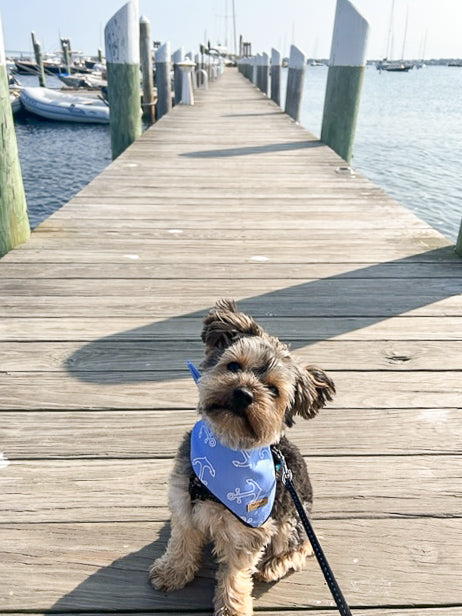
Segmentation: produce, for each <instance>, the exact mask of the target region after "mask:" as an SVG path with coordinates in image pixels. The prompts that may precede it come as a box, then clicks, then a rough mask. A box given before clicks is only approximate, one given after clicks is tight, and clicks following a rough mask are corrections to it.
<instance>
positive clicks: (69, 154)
mask: <svg viewBox="0 0 462 616" xmlns="http://www.w3.org/2000/svg"><path fill="white" fill-rule="evenodd" d="M326 78H327V68H326V67H308V69H307V74H306V80H305V92H304V100H303V104H302V113H301V122H302V124H303V125H304V126H305V127H306V128H307V129H308V130H310V131H311V132H312V133H314V134H315V135H319V134H320V127H321V119H322V107H323V98H324V90H325V83H326ZM22 80H23V81H24V82H26V81H29V78H27V77H26V78H22ZM34 81H35V78H34ZM49 83H50V86H53V85H58V84H59V82H57V80H55V79H53V78H51V79H50V82H49ZM34 85H35V84H34ZM16 129H17V136H18V145H19V151H20V157H21V164H22V170H23V176H24V183H25V187H26V194H27V199H28V204H29V211H30V219H31V224H32V226H34V227H35V226H36V225H37V224H38V223H39V222H40V221H41V220H43V219H44V218H46V217H47V216H49V215H50V214H51V213H52V212H54V211H55V210H56V209H58V208H59V207H61V205H63V204H64V203H66V202H67V201H68V200H69V199H70V198H71V197H72V195H74V194H75V193H76V192H78V191H79V190H80V188H82V187H83V186H85V185H86V184H87V183H88V182H89V181H90V180H91V179H92V178H93V177H94V176H95V175H97V174H98V173H99V172H100V171H101V170H102V169H104V167H105V166H107V165H108V164H109V162H110V160H111V154H110V133H109V127H108V126H97V125H95V126H92V125H72V124H64V123H62V124H61V123H59V122H47V121H41V120H38V119H33V118H31V117H25V118H23V119H20V120H18V121H17V123H16ZM460 161H462V68H452V67H427V68H424V69H422V70H418V71H417V70H415V69H414V70H412V71H410V72H409V73H384V72H382V73H380V72H379V71H377V70H376V69H375V67H369V68H368V69H367V72H366V77H365V81H364V88H363V95H362V99H361V108H360V113H359V122H358V128H357V134H356V142H355V155H354V159H353V163H352V164H353V166H354V167H355V168H356V169H358V170H360V171H361V172H362V173H364V175H366V176H367V177H368V178H370V179H371V180H372V181H373V182H375V183H376V184H378V185H379V186H381V187H382V188H384V189H385V190H386V191H387V192H388V193H389V194H390V195H392V196H393V197H395V198H396V199H398V200H399V201H400V202H401V203H402V204H403V205H405V206H407V207H409V208H410V209H412V210H414V211H415V212H416V213H417V215H418V216H420V217H421V218H423V219H425V220H426V221H427V222H428V223H429V224H431V225H433V226H434V227H435V228H437V229H438V230H440V231H441V232H442V233H443V234H444V235H446V236H447V237H448V238H450V239H452V240H455V238H456V237H457V232H458V229H459V225H460V220H461V216H462V173H461V170H460Z"/></svg>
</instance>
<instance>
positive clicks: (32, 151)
mask: <svg viewBox="0 0 462 616" xmlns="http://www.w3.org/2000/svg"><path fill="white" fill-rule="evenodd" d="M18 78H19V80H20V82H21V83H22V84H23V85H34V86H35V85H37V78H36V77H28V76H23V75H19V76H18ZM61 85H62V84H61V82H60V81H59V80H58V79H57V78H56V77H48V76H47V86H48V87H60V86H61ZM15 125H16V136H17V140H18V149H19V158H20V160H21V169H22V175H23V181H24V188H25V191H26V198H27V205H28V208H29V220H30V224H31V227H32V228H35V227H36V226H37V225H38V224H39V223H40V222H41V221H42V220H44V219H45V218H47V217H48V216H50V215H51V214H52V213H53V212H55V211H56V210H57V209H59V208H60V207H61V206H62V205H64V204H65V203H67V202H68V201H69V199H71V197H72V196H73V195H75V194H76V193H77V192H79V190H80V189H81V188H83V187H84V186H85V185H86V184H88V183H89V182H90V181H91V180H92V179H93V178H94V177H95V176H96V175H98V174H99V173H101V171H102V170H103V169H104V168H105V167H106V166H107V165H108V164H109V163H110V162H111V133H110V128H109V126H107V125H103V124H72V123H70V122H53V121H51V120H50V121H48V120H41V119H39V118H35V117H34V116H32V115H29V114H27V115H25V114H24V115H22V114H21V115H20V116H18V117H17V118H15Z"/></svg>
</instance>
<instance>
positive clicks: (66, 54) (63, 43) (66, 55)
mask: <svg viewBox="0 0 462 616" xmlns="http://www.w3.org/2000/svg"><path fill="white" fill-rule="evenodd" d="M67 40H68V39H65V38H61V49H62V50H63V61H64V66H65V67H66V73H67V74H68V75H70V74H71V54H70V50H69V45H68V42H67Z"/></svg>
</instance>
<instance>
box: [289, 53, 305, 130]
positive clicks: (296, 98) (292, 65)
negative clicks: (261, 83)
mask: <svg viewBox="0 0 462 616" xmlns="http://www.w3.org/2000/svg"><path fill="white" fill-rule="evenodd" d="M305 69H306V56H305V54H304V53H303V52H302V51H300V49H299V48H298V47H296V46H295V45H291V46H290V56H289V74H288V75H287V92H286V104H285V109H284V111H285V112H286V113H287V114H288V115H290V117H291V118H293V119H294V120H295V121H296V122H298V121H299V119H300V106H301V103H302V95H303V83H304V81H305Z"/></svg>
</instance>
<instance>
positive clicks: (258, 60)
mask: <svg viewBox="0 0 462 616" xmlns="http://www.w3.org/2000/svg"><path fill="white" fill-rule="evenodd" d="M255 64H256V71H257V72H256V79H255V85H256V86H257V88H258V89H259V90H261V82H262V79H261V75H262V63H261V54H259V53H257V55H256V56H255Z"/></svg>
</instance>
